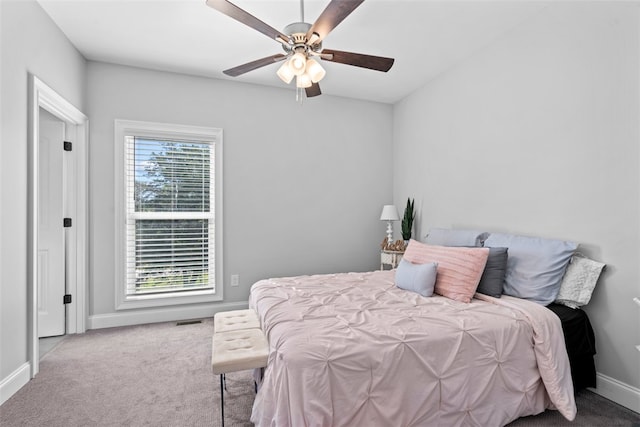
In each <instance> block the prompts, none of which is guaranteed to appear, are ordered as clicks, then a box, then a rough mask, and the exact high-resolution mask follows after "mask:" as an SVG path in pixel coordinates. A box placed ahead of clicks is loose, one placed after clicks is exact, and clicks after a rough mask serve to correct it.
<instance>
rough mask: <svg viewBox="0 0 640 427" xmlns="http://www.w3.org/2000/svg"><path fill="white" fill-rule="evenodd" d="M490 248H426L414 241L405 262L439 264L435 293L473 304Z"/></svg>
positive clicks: (406, 254)
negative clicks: (472, 300)
mask: <svg viewBox="0 0 640 427" xmlns="http://www.w3.org/2000/svg"><path fill="white" fill-rule="evenodd" d="M488 256H489V248H460V247H449V246H435V245H425V244H424V243H420V242H418V241H416V240H413V239H411V240H410V241H409V245H408V246H407V249H406V251H405V252H404V255H403V259H406V260H407V261H410V262H412V263H414V264H425V263H427V262H437V263H438V275H437V277H436V286H435V293H436V294H439V295H442V296H445V297H447V298H450V299H453V300H456V301H462V302H471V298H473V294H475V292H476V288H477V287H478V283H480V278H481V277H482V272H483V271H484V267H485V265H486V263H487V257H488Z"/></svg>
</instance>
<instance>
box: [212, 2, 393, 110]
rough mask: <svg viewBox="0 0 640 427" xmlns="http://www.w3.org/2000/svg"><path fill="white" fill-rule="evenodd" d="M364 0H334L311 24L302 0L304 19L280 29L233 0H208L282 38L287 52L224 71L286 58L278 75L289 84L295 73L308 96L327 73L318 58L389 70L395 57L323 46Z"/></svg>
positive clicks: (230, 73)
mask: <svg viewBox="0 0 640 427" xmlns="http://www.w3.org/2000/svg"><path fill="white" fill-rule="evenodd" d="M363 1H364V0H331V1H330V2H329V4H328V5H327V7H326V8H325V9H324V11H323V12H322V13H321V14H320V16H319V17H318V19H317V20H316V22H315V23H314V24H313V25H311V24H309V23H306V22H304V3H303V0H300V15H301V22H294V23H292V24H289V25H287V26H286V27H285V28H284V29H283V31H282V32H280V31H278V30H276V29H275V28H273V27H271V26H269V25H268V24H265V23H264V22H262V21H261V20H259V19H258V18H256V17H255V16H253V15H251V14H250V13H248V12H247V11H245V10H243V9H241V8H240V7H238V6H236V5H235V4H233V3H231V2H230V1H227V0H207V5H208V6H210V7H212V8H214V9H216V10H217V11H219V12H222V13H224V14H225V15H227V16H229V17H231V18H233V19H235V20H237V21H239V22H241V23H243V24H245V25H247V26H249V27H251V28H253V29H254V30H256V31H259V32H261V33H262V34H264V35H266V36H268V37H269V38H270V39H273V40H275V41H277V42H279V43H280V44H281V45H282V48H283V49H284V51H285V53H284V54H282V53H279V54H276V55H271V56H267V57H265V58H261V59H257V60H255V61H251V62H248V63H246V64H242V65H239V66H237V67H234V68H229V69H228V70H224V71H223V73H224V74H226V75H228V76H231V77H237V76H239V75H242V74H244V73H247V72H249V71H252V70H255V69H258V68H260V67H264V66H266V65H269V64H273V63H276V62H280V61H285V62H284V63H283V64H282V65H281V66H280V68H279V69H278V72H277V75H278V77H280V79H282V81H283V82H285V83H287V84H289V83H291V81H292V80H293V78H294V77H295V78H296V88H297V93H298V94H299V93H300V91H302V89H304V90H305V93H306V95H307V97H313V96H318V95H320V94H321V93H322V92H321V91H320V85H319V84H318V82H319V81H320V80H322V78H323V77H324V76H325V74H326V72H325V70H324V69H323V68H322V66H321V65H320V63H319V62H318V61H316V59H315V58H320V59H322V60H325V61H330V62H338V63H341V64H346V65H353V66H356V67H361V68H368V69H370V70H377V71H383V72H387V71H389V69H390V68H391V66H392V65H393V61H394V59H393V58H385V57H381V56H372V55H364V54H360V53H353V52H343V51H339V50H329V49H323V48H322V40H323V39H324V38H325V37H326V36H327V35H328V34H329V33H330V32H331V31H332V30H333V29H334V28H335V27H337V26H338V24H340V23H341V22H342V21H343V20H344V19H345V18H346V17H347V16H349V14H351V12H353V11H354V10H355V9H356V8H357V7H358V6H360V4H361V3H362V2H363Z"/></svg>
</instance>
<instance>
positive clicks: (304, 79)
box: [296, 73, 311, 88]
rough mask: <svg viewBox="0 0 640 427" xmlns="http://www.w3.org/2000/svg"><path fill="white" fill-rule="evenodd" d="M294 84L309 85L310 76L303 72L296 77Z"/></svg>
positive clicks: (299, 85)
mask: <svg viewBox="0 0 640 427" xmlns="http://www.w3.org/2000/svg"><path fill="white" fill-rule="evenodd" d="M296 86H297V87H299V88H307V87H311V77H309V74H307V73H304V74H301V75H299V76H298V77H296Z"/></svg>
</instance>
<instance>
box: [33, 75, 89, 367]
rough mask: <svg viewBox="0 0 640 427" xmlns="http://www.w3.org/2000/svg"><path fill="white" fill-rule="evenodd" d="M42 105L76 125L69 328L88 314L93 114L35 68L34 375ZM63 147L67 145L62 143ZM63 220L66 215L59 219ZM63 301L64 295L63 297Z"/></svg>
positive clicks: (76, 329)
mask: <svg viewBox="0 0 640 427" xmlns="http://www.w3.org/2000/svg"><path fill="white" fill-rule="evenodd" d="M40 108H43V109H44V110H47V111H48V112H49V113H51V114H53V115H54V116H56V117H57V118H59V119H60V120H62V121H63V122H65V123H67V124H71V125H73V126H75V129H76V132H75V133H76V135H75V138H74V141H72V142H73V151H74V152H75V160H76V161H75V167H74V168H73V169H74V170H72V171H70V177H71V179H72V182H73V187H72V191H73V192H75V195H76V197H75V200H76V206H75V208H76V209H75V210H76V215H75V217H74V218H73V228H74V231H75V238H74V239H71V241H69V243H70V245H71V246H72V247H73V250H72V251H70V252H69V253H72V254H75V256H73V257H71V258H72V259H70V260H69V261H68V262H66V265H67V268H69V269H71V270H72V271H71V275H72V276H73V277H74V278H75V280H71V281H70V283H69V284H68V286H69V287H68V289H67V291H68V292H70V293H71V295H73V297H72V303H71V304H68V305H67V310H66V319H65V321H66V333H69V334H74V333H83V332H85V330H86V319H87V295H88V290H87V283H88V280H87V278H88V260H89V257H88V256H87V249H88V244H87V242H88V240H87V238H88V221H87V220H88V203H89V198H88V191H87V189H88V185H87V182H88V170H87V165H88V141H89V119H88V118H87V116H85V115H84V114H83V113H82V112H81V111H80V110H78V109H77V108H76V107H74V106H73V105H72V104H71V103H70V102H68V101H67V100H66V99H64V98H63V97H62V96H60V95H59V94H58V93H57V92H56V91H54V90H53V89H51V88H50V87H49V86H47V85H46V84H45V83H44V82H43V81H42V80H40V79H39V78H38V77H36V76H34V75H33V74H29V117H28V123H29V124H28V144H27V145H28V177H29V180H28V181H29V185H28V192H29V193H28V203H29V207H28V237H27V239H28V254H27V305H28V306H27V317H28V320H27V322H28V325H27V331H28V332H27V333H28V359H29V365H30V368H31V378H33V377H35V375H36V374H37V373H38V371H39V361H40V354H39V352H40V346H39V341H38V340H39V338H38V265H37V259H38V194H39V188H38V187H39V185H38V175H39V168H38V162H39V152H38V151H39V150H38V139H39V125H40ZM60 149H62V146H61V147H60ZM60 220H61V221H62V218H61V219H60ZM60 303H62V301H61V302H60Z"/></svg>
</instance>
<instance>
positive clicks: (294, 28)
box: [282, 22, 322, 53]
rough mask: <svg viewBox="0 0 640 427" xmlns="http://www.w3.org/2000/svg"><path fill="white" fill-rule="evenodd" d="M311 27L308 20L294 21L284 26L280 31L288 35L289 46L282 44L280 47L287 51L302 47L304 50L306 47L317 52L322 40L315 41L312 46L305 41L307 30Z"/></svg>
mask: <svg viewBox="0 0 640 427" xmlns="http://www.w3.org/2000/svg"><path fill="white" fill-rule="evenodd" d="M310 28H311V24H309V23H308V22H294V23H292V24H289V25H287V26H286V27H284V29H283V30H282V32H283V33H284V34H287V35H288V36H289V37H290V40H291V42H290V44H289V46H285V45H282V48H283V49H284V51H285V52H287V53H289V52H291V51H293V50H296V49H297V48H300V47H304V49H305V51H306V50H307V49H311V50H313V51H314V52H319V51H321V50H322V42H319V43H316V44H314V45H313V46H310V45H308V44H307V43H306V41H307V32H309V29H310Z"/></svg>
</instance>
